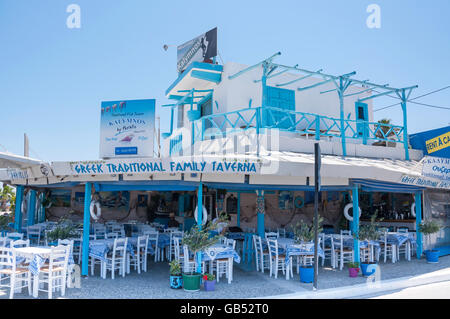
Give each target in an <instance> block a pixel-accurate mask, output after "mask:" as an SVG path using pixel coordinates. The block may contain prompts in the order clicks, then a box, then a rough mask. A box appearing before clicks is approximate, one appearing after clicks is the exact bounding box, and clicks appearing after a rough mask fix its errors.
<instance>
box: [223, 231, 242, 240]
mask: <svg viewBox="0 0 450 319" xmlns="http://www.w3.org/2000/svg"><path fill="white" fill-rule="evenodd" d="M225 237H226V238H229V239H234V240H244V239H245V233H244V232H236V233H227V234H226V235H225Z"/></svg>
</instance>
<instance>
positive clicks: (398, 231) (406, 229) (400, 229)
mask: <svg viewBox="0 0 450 319" xmlns="http://www.w3.org/2000/svg"><path fill="white" fill-rule="evenodd" d="M408 232H409V228H407V227H399V228H397V233H408Z"/></svg>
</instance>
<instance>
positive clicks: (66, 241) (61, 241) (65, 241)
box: [58, 239, 74, 255]
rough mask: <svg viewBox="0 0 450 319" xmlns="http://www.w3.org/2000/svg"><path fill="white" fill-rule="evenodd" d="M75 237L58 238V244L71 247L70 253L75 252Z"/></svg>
mask: <svg viewBox="0 0 450 319" xmlns="http://www.w3.org/2000/svg"><path fill="white" fill-rule="evenodd" d="M73 243H74V240H73V239H58V246H61V245H64V246H69V247H70V255H72V254H73Z"/></svg>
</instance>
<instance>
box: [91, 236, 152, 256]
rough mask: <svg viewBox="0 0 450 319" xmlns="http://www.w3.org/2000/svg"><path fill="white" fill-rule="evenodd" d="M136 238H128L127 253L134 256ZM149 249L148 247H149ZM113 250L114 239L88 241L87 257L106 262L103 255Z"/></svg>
mask: <svg viewBox="0 0 450 319" xmlns="http://www.w3.org/2000/svg"><path fill="white" fill-rule="evenodd" d="M136 243H137V238H135V240H133V238H128V243H127V252H128V253H130V255H131V256H134V249H135V247H136ZM149 247H150V246H149ZM113 248H114V238H109V239H97V240H91V241H89V256H90V257H94V258H97V259H100V260H101V261H106V258H105V255H106V254H107V253H108V252H110V251H112V249H113Z"/></svg>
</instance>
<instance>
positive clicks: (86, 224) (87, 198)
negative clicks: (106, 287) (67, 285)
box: [81, 183, 92, 276]
mask: <svg viewBox="0 0 450 319" xmlns="http://www.w3.org/2000/svg"><path fill="white" fill-rule="evenodd" d="M91 190H92V184H91V183H86V185H85V186H84V216H83V248H82V252H83V256H82V262H81V266H82V269H81V274H82V275H83V276H87V275H88V272H89V267H88V263H89V230H90V221H91V211H90V207H91Z"/></svg>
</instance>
